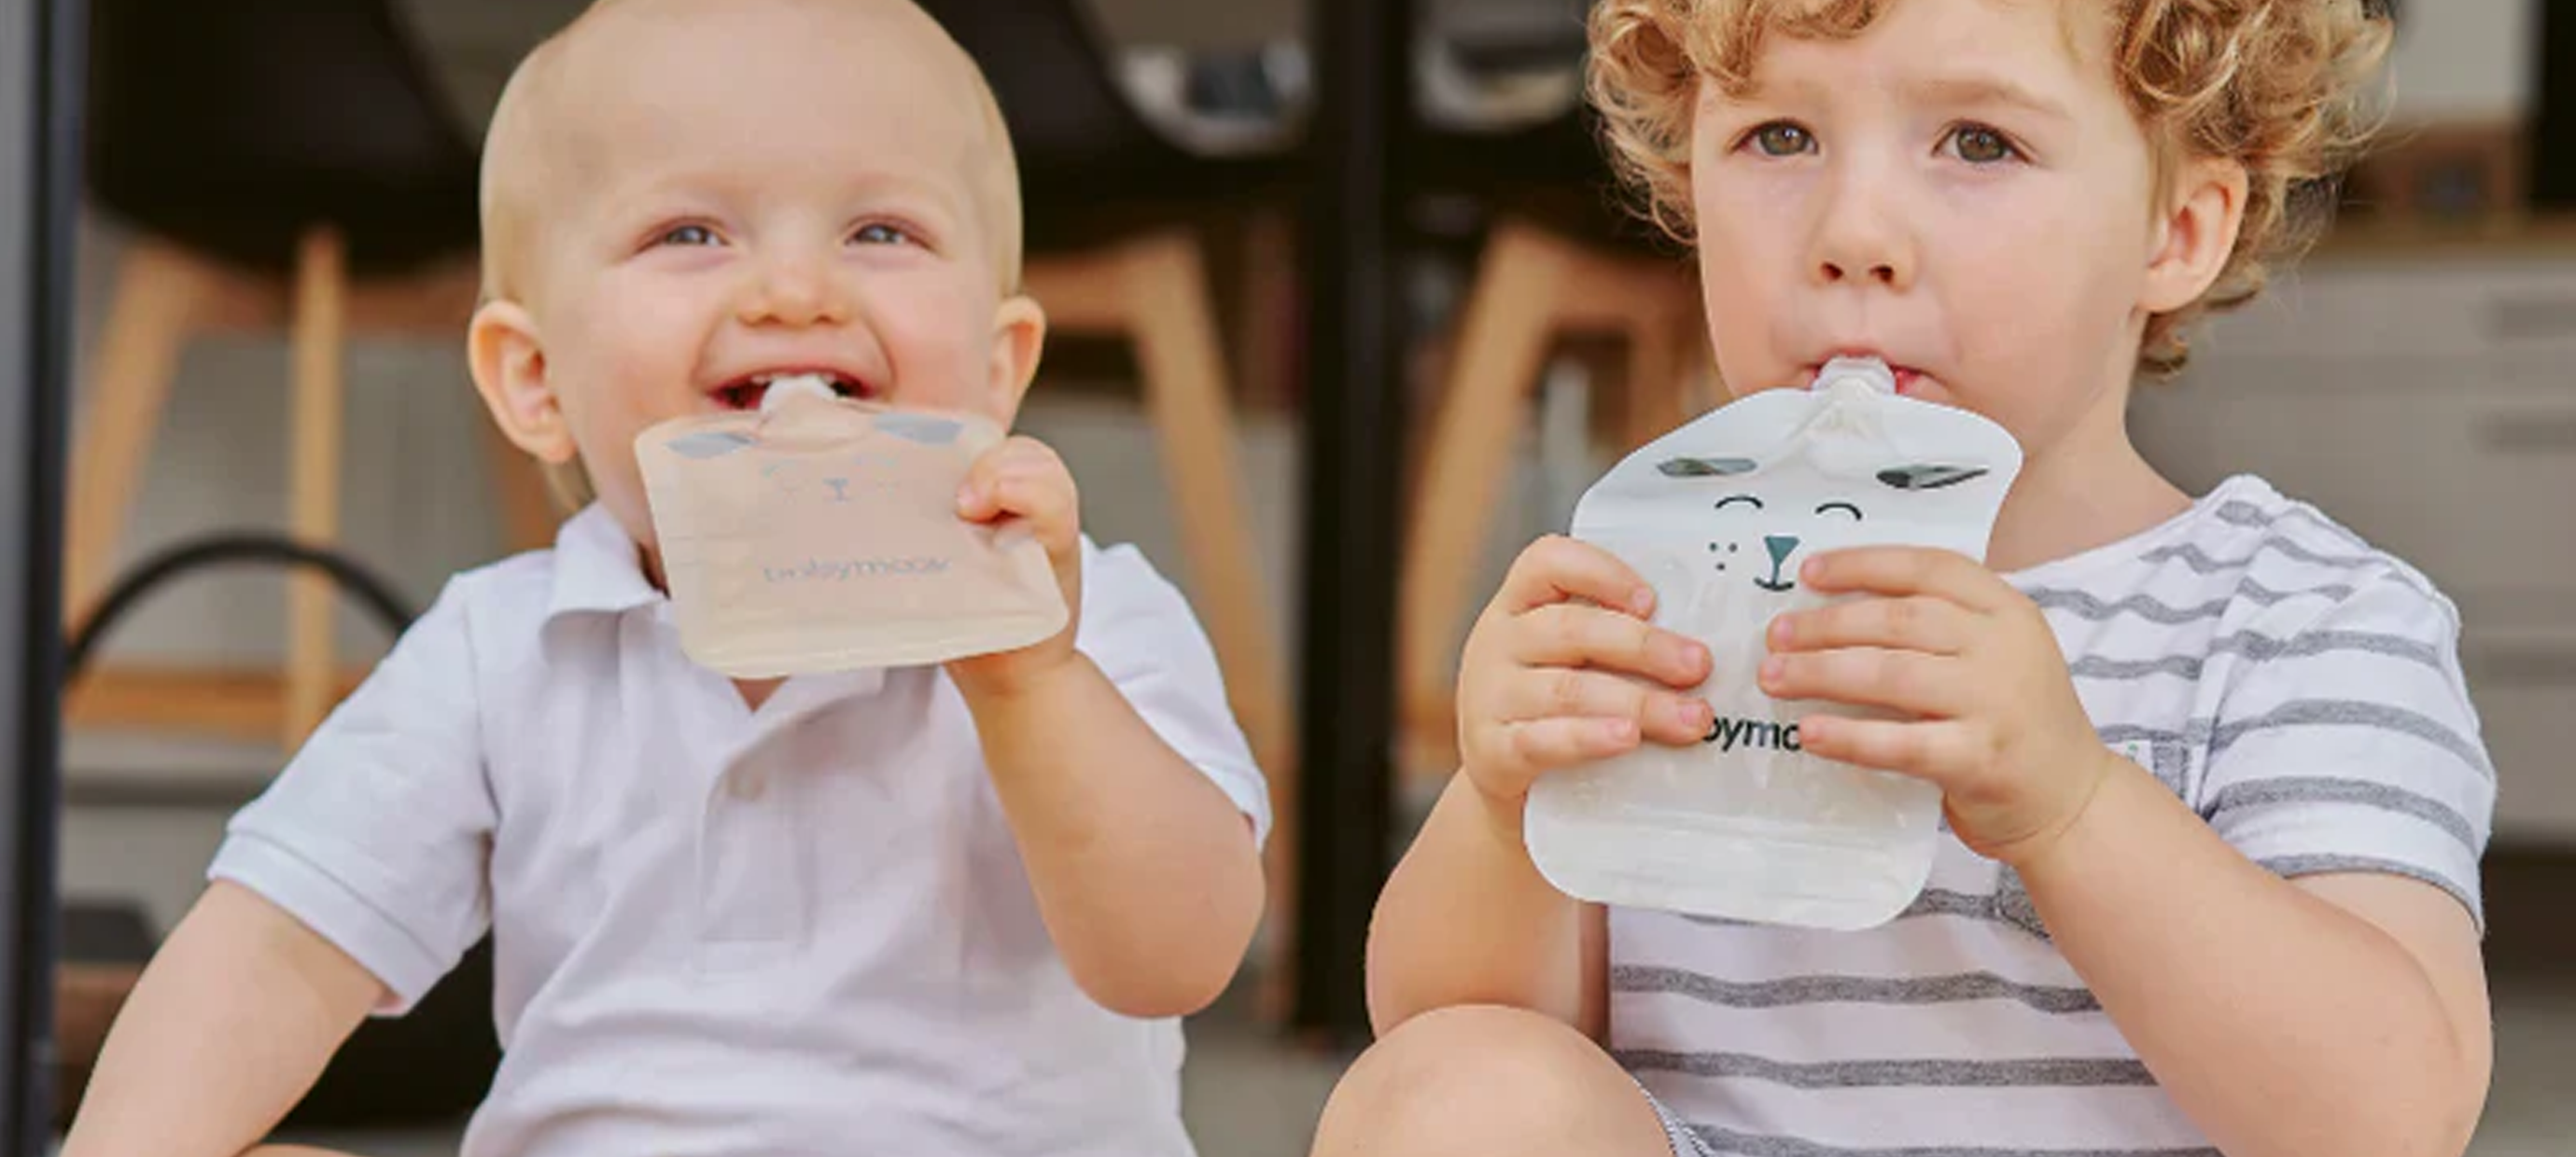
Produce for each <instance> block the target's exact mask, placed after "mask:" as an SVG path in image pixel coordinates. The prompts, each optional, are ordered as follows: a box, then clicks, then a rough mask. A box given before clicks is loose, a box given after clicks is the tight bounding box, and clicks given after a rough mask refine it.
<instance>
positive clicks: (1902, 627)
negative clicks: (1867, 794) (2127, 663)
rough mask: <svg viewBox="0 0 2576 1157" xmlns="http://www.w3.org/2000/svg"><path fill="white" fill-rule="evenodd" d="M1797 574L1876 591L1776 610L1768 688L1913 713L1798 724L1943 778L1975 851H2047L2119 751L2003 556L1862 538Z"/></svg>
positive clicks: (1837, 749)
mask: <svg viewBox="0 0 2576 1157" xmlns="http://www.w3.org/2000/svg"><path fill="white" fill-rule="evenodd" d="M1799 581H1801V582H1803V583H1805V584H1806V585H1807V587H1808V589H1810V590H1813V591H1816V592H1818V593H1821V594H1829V595H1830V594H1848V593H1859V594H1863V595H1867V596H1873V597H1866V598H1860V599H1854V600H1852V601H1849V602H1846V603H1841V604H1838V605H1835V606H1830V607H1823V608H1819V609H1816V610H1811V611H1803V612H1799V613H1796V614H1787V615H1782V616H1780V617H1779V618H1778V619H1775V620H1773V622H1772V624H1771V634H1770V638H1769V643H1770V649H1771V652H1772V653H1771V656H1770V657H1769V658H1768V659H1766V660H1764V662H1763V666H1762V690H1763V692H1764V693H1765V694H1768V695H1770V696H1771V697H1773V698H1775V699H1814V700H1824V701H1827V702H1833V703H1842V704H1848V705H1853V706H1871V707H1884V708H1889V709H1892V710H1895V711H1898V712H1901V713H1903V714H1905V715H1908V716H1911V717H1912V718H1910V719H1906V720H1862V719H1847V718H1843V717H1841V716H1831V715H1810V716H1808V717H1806V718H1804V719H1801V720H1799V721H1798V736H1799V741H1800V745H1801V746H1802V747H1803V748H1804V749H1805V750H1807V751H1810V752H1813V753H1815V754H1817V755H1821V756H1824V757H1826V758H1828V759H1838V760H1842V761H1844V762H1847V763H1855V764H1859V765H1861V766H1863V767H1873V768H1879V769H1881V770H1885V771H1893V772H1899V773H1902V774H1905V775H1911V776H1915V777H1918V778H1921V779H1925V780H1929V781H1931V782H1933V783H1935V784H1938V785H1940V787H1941V791H1942V799H1943V804H1942V806H1943V809H1944V810H1945V811H1946V812H1947V813H1948V815H1949V817H1950V827H1951V830H1952V831H1954V832H1956V833H1958V836H1959V839H1960V840H1961V841H1962V842H1964V843H1966V844H1967V845H1968V846H1969V847H1970V848H1971V849H1974V850H1975V851H1976V852H1977V853H1978V854H1980V855H1984V856H1987V857H1989V858H1992V859H1996V860H2001V861H2004V862H2005V863H2014V864H2017V863H2021V862H2024V861H2026V860H2028V859H2029V858H2031V857H2033V856H2035V855H2037V854H2038V853H2039V852H2040V851H2041V850H2042V849H2044V848H2045V847H2046V846H2047V845H2048V844H2049V843H2050V842H2051V841H2053V840H2054V839H2056V837H2057V836H2058V834H2059V833H2061V832H2064V831H2065V830H2066V828H2067V827H2068V826H2069V825H2071V824H2073V823H2074V821H2075V818H2076V817H2077V816H2078V815H2080V814H2082V812H2083V810H2084V806H2085V805H2086V804H2087V803H2089V802H2090V801H2091V800H2092V798H2093V792H2094V789H2095V788H2097V787H2099V786H2100V785H2101V783H2102V780H2103V779H2104V778H2105V777H2106V776H2107V775H2108V774H2109V773H2110V770H2111V769H2112V768H2114V767H2116V766H2118V765H2117V764H2116V763H2113V762H2111V761H2114V760H2117V759H2119V756H2118V755H2116V754H2114V753H2112V752H2111V751H2110V750H2109V749H2108V748H2106V747H2104V746H2103V745H2102V742H2101V739H2100V738H2099V737H2098V736H2097V735H2096V734H2095V733H2094V730H2093V723H2092V720H2091V719H2089V718H2087V717H2086V716H2085V714H2084V705H2083V703H2082V702H2081V701H2080V700H2078V699H2077V698H2076V696H2075V685H2074V682H2073V680H2072V678H2071V677H2070V676H2069V675H2068V674H2067V670H2066V659H2065V656H2064V655H2063V654H2061V653H2060V652H2059V651H2058V647H2057V636H2056V634H2055V633H2054V632H2052V631H2050V630H2049V627H2048V621H2047V620H2046V619H2045V618H2043V617H2042V616H2041V615H2040V612H2039V607H2038V606H2037V605H2036V604H2034V603H2032V602H2031V601H2030V599H2029V598H2027V597H2026V596H2024V595H2023V594H2022V593H2021V592H2020V591H2017V590H2015V589H2013V588H2012V586H2011V585H2009V584H2007V583H2005V582H2004V580H2003V579H2001V578H1999V577H1997V576H1996V575H1995V573H1994V572H1993V571H1990V570H1987V569H1986V568H1985V567H1982V566H1979V565H1978V564H1977V563H1976V562H1975V561H1973V560H1971V559H1969V558H1967V557H1966V556H1963V555H1959V554H1956V553H1952V552H1949V551H1938V550H1925V549H1917V548H1908V547H1866V548H1859V549H1853V550H1846V551H1837V552H1833V553H1829V554H1822V555H1818V556H1817V557H1815V558H1811V559H1809V560H1807V563H1806V565H1805V566H1804V567H1802V568H1800V571H1799Z"/></svg>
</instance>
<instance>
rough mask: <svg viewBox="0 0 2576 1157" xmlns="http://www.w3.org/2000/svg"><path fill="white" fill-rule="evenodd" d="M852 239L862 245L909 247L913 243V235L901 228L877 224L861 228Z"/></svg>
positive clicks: (852, 235)
mask: <svg viewBox="0 0 2576 1157" xmlns="http://www.w3.org/2000/svg"><path fill="white" fill-rule="evenodd" d="M850 239H851V240H853V241H856V242H858V243H859V244H861V245H908V244H911V242H912V235H911V234H909V233H906V232H904V231H903V229H902V228H901V227H899V226H894V225H885V224H876V225H862V226H860V227H859V231H858V232H857V233H854V234H851V236H850Z"/></svg>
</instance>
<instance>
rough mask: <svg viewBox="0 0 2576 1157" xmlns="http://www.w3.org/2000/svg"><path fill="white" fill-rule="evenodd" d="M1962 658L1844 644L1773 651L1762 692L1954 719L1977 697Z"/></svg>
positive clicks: (1767, 661) (1765, 664)
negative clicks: (1832, 647)
mask: <svg viewBox="0 0 2576 1157" xmlns="http://www.w3.org/2000/svg"><path fill="white" fill-rule="evenodd" d="M1971 671H1972V668H1970V667H1968V666H1966V665H1965V664H1964V662H1963V661H1962V660H1959V659H1953V658H1945V657H1940V656H1934V655H1925V654H1922V653H1920V652H1915V651H1887V650H1881V649H1878V648H1875V647H1847V648H1843V649H1841V650H1834V651H1816V652H1811V653H1793V654H1786V655H1773V656H1771V657H1770V658H1768V659H1764V660H1763V661H1762V669H1761V673H1760V676H1759V679H1760V682H1761V686H1762V690H1763V692H1764V693H1765V694H1768V695H1770V696H1771V697H1772V698H1774V699H1789V700H1797V699H1812V700H1823V701H1825V702H1831V703H1845V704H1850V705H1852V706H1855V707H1885V708H1889V709H1892V710H1896V711H1902V712H1905V713H1907V714H1909V715H1923V716H1939V717H1944V718H1947V717H1952V716H1957V715H1961V714H1965V713H1966V712H1967V711H1968V710H1969V708H1970V707H1972V706H1973V705H1974V704H1975V702H1976V700H1975V691H1976V688H1975V684H1976V680H1974V679H1972V678H1968V677H1967V676H1968V675H1969V673H1970V672H1971Z"/></svg>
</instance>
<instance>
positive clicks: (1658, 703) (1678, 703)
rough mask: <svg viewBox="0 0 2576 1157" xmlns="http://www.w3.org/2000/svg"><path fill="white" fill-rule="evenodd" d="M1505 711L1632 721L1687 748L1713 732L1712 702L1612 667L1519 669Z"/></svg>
mask: <svg viewBox="0 0 2576 1157" xmlns="http://www.w3.org/2000/svg"><path fill="white" fill-rule="evenodd" d="M1501 691H1502V696H1501V698H1502V701H1501V703H1500V704H1499V706H1500V708H1501V711H1500V715H1501V717H1502V719H1503V720H1504V721H1505V722H1506V725H1508V724H1510V723H1526V722H1534V721H1537V720H1542V719H1560V718H1562V719H1572V718H1582V719H1626V720H1631V721H1633V722H1635V723H1636V724H1637V727H1638V730H1639V731H1641V732H1642V733H1644V735H1645V737H1646V738H1647V739H1651V740H1653V741H1655V742H1657V743H1664V744H1671V745H1674V746H1681V745H1684V744H1690V743H1696V742H1698V741H1699V740H1700V739H1702V738H1703V737H1705V736H1706V735H1707V734H1708V725H1709V717H1710V716H1709V707H1708V704H1706V703H1704V702H1702V701H1700V700H1697V699H1692V698H1687V697H1684V696H1680V695H1675V694H1673V693H1671V692H1669V691H1658V690H1655V689H1653V688H1650V687H1648V686H1647V685H1645V684H1643V683H1640V682H1638V681H1636V680H1634V679H1629V678H1625V677H1622V676H1619V675H1613V674H1610V673H1609V672H1606V671H1583V670H1577V669H1575V668H1572V667H1550V668H1541V669H1537V670H1530V671H1522V672H1519V673H1518V675H1517V677H1516V678H1514V679H1513V680H1512V681H1511V682H1509V683H1507V684H1505V685H1504V686H1503V688H1502V689H1501Z"/></svg>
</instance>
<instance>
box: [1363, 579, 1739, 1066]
mask: <svg viewBox="0 0 2576 1157" xmlns="http://www.w3.org/2000/svg"><path fill="white" fill-rule="evenodd" d="M1652 600H1653V591H1652V589H1651V588H1649V587H1647V586H1646V584H1645V583H1644V582H1642V581H1640V580H1639V579H1638V578H1637V577H1636V575H1635V574H1634V572H1632V571H1630V570H1629V569H1628V568H1627V567H1626V566H1625V565H1622V564H1621V563H1620V562H1619V560H1618V559H1616V558H1614V557H1612V556H1610V555H1609V554H1606V553H1604V552H1602V551H1600V550H1598V549H1596V548H1594V547H1590V546H1586V545H1584V544H1582V543H1578V542H1574V541H1572V540H1569V539H1563V538H1550V539H1544V540H1541V541H1540V542H1539V543H1537V544H1536V545H1534V546H1532V547H1530V548H1529V549H1528V550H1526V551H1524V552H1522V554H1521V557H1520V559H1519V561H1517V562H1515V563H1514V564H1513V566H1512V572H1511V574H1510V576H1509V577H1507V578H1505V579H1504V581H1503V588H1502V590H1501V592H1500V593H1498V594H1496V595H1495V596H1494V601H1493V603H1492V604H1491V605H1490V606H1488V607H1487V608H1486V609H1485V612H1484V614H1483V615H1482V617H1480V618H1479V619H1478V620H1477V623H1476V628H1475V630H1474V632H1473V633H1471V634H1470V635H1469V637H1468V640H1467V648H1466V653H1465V655H1464V656H1463V657H1462V658H1461V660H1460V662H1459V671H1458V732H1459V755H1460V758H1461V760H1462V763H1463V765H1464V766H1463V768H1462V769H1461V771H1460V773H1459V774H1458V776H1457V777H1456V778H1454V779H1453V780H1451V781H1450V784H1449V788H1448V790H1447V791H1446V792H1444V793H1442V795H1441V797H1440V803H1439V806H1438V807H1436V808H1435V809H1433V811H1432V814H1431V819H1430V821H1429V823H1428V824H1427V825H1426V826H1425V827H1424V829H1423V832H1422V834H1421V836H1420V837H1419V838H1417V839H1416V840H1415V841H1414V845H1413V848H1412V850H1411V851H1409V852H1407V853H1406V854H1405V857H1404V862H1403V864H1402V865H1400V866H1399V867H1398V868H1397V869H1396V873H1395V878H1394V880H1392V881H1391V882H1389V884H1388V885H1387V889H1386V893H1385V895H1383V896H1382V897H1380V898H1379V901H1378V909H1377V919H1376V922H1375V924H1374V925H1373V926H1372V927H1371V928H1370V934H1369V960H1368V983H1369V1017H1370V1020H1371V1021H1373V1022H1374V1023H1375V1024H1376V1026H1377V1029H1378V1031H1379V1032H1380V1033H1384V1032H1386V1031H1387V1030H1389V1029H1392V1028H1394V1027H1395V1026H1396V1025H1397V1024H1400V1023H1402V1022H1403V1021H1405V1020H1406V1019H1408V1018H1410V1017H1412V1016H1414V1015H1416V1014H1419V1013H1424V1012H1429V1011H1432V1010H1434V1009H1438V1008H1443V1007H1447V1006H1450V1005H1459V1004H1504V1005H1511V1006H1513V1007H1517V1008H1525V1009H1529V1010H1531V1011H1533V1012H1538V1013H1541V1014H1544V1015H1547V1016H1552V1017H1555V1018H1556V1019H1558V1020H1561V1021H1564V1022H1565V1023H1567V1024H1570V1025H1572V1026H1574V1027H1575V1028H1576V1029H1578V1030H1580V1031H1582V1032H1584V1033H1586V1034H1587V1035H1591V1036H1594V1037H1598V1036H1599V1035H1600V1033H1601V1030H1602V1028H1603V1027H1604V1022H1605V1020H1606V1017H1607V1007H1608V999H1609V997H1608V992H1607V989H1606V987H1605V985H1604V984H1603V975H1602V970H1603V967H1604V964H1605V961H1606V946H1607V940H1606V934H1605V932H1606V930H1605V917H1604V915H1603V914H1602V912H1601V911H1600V909H1598V908H1596V907H1593V906H1590V905H1586V904H1581V903H1577V902H1576V901H1574V900H1572V899H1569V898H1567V897H1566V896H1565V895H1564V894H1563V893H1561V892H1558V891H1557V890H1556V888H1555V887H1554V886H1553V885H1551V884H1549V883H1548V882H1547V880H1546V878H1545V877H1542V876H1541V875H1539V872H1538V868H1537V867H1536V866H1535V865H1534V864H1532V863H1531V862H1530V857H1529V851H1528V849H1527V847H1526V845H1524V844H1523V843H1522V842H1521V811H1522V806H1523V803H1524V801H1526V800H1527V798H1528V795H1529V789H1530V784H1531V783H1532V782H1533V781H1534V780H1535V779H1536V778H1537V777H1538V776H1540V775H1542V774H1545V773H1546V772H1548V771H1550V770H1553V769H1556V768H1561V767H1567V766H1571V765H1574V764H1579V763H1583V762H1586V761H1589V760H1597V759H1602V758H1606V757H1608V756H1610V755H1614V754H1617V753H1619V752H1621V751H1625V750H1628V749H1631V748H1634V747H1636V746H1637V745H1638V744H1639V743H1641V742H1645V741H1647V740H1653V741H1657V742H1662V743H1673V744H1686V743H1690V742H1693V741H1695V740H1697V739H1698V738H1699V737H1700V735H1701V734H1703V733H1704V732H1705V731H1706V729H1707V727H1708V718H1707V712H1708V707H1707V705H1706V704H1705V703H1701V702H1698V701H1696V700H1690V699H1686V698H1684V697H1682V696H1680V695H1678V694H1675V693H1674V692H1673V691H1672V690H1670V689H1671V688H1689V687H1693V686H1696V685H1698V684H1699V683H1700V682H1701V681H1702V680H1704V679H1706V678H1707V677H1708V671H1709V657H1708V654H1707V651H1706V649H1705V648H1702V647H1700V646H1699V645H1697V644H1695V643H1691V642H1689V641H1688V640H1685V639H1682V638H1680V637H1679V636H1676V635H1672V634H1670V633H1667V632H1663V631H1659V630H1656V629H1654V628H1652V627H1650V626H1649V625H1648V624H1647V622H1646V616H1647V615H1648V614H1650V613H1651V611H1652ZM1658 685H1660V686H1658Z"/></svg>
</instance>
